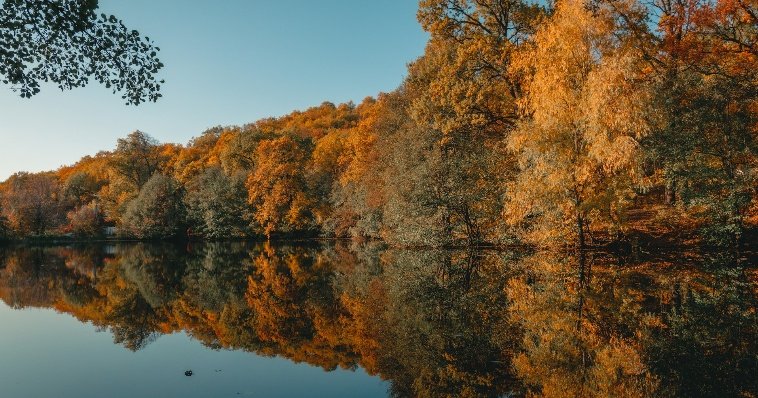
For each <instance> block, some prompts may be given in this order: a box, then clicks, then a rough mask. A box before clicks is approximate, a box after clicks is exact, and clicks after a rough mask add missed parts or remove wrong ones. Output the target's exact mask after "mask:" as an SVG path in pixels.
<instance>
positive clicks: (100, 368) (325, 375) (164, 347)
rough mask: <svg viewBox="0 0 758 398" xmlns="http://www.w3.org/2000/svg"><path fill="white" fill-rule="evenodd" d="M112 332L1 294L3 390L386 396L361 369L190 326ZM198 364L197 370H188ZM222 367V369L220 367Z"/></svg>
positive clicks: (83, 394) (7, 393) (35, 394)
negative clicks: (234, 347) (310, 361)
mask: <svg viewBox="0 0 758 398" xmlns="http://www.w3.org/2000/svg"><path fill="white" fill-rule="evenodd" d="M112 339H113V337H112V335H111V333H110V332H97V331H96V328H95V327H94V326H92V325H91V324H82V323H80V322H79V321H77V320H76V319H74V318H72V317H70V316H68V315H63V314H58V313H56V312H55V311H53V310H49V309H44V310H42V309H25V310H12V309H11V308H9V307H8V306H7V305H6V304H4V303H3V302H2V301H0V386H2V391H0V396H2V397H9V398H45V397H55V398H67V397H76V398H88V397H93V398H95V397H97V398H101V397H246V396H248V397H252V396H256V397H306V396H310V397H313V396H324V397H356V396H360V397H384V396H386V395H387V392H386V391H387V384H386V383H384V382H382V381H381V380H379V379H378V378H375V377H371V376H369V375H367V374H366V373H365V372H363V371H362V370H361V369H358V370H357V371H355V372H352V371H347V370H342V369H337V370H335V371H333V372H325V371H324V370H322V369H321V368H318V367H313V366H310V365H306V364H295V363H292V362H290V361H287V360H285V359H281V358H266V357H261V356H258V355H255V354H251V353H246V352H240V351H226V350H220V351H216V350H212V349H209V348H206V347H203V345H202V344H200V343H199V342H197V341H193V340H191V339H190V338H189V337H188V336H187V335H186V334H184V333H175V334H172V335H165V336H161V337H160V338H158V339H157V340H156V341H155V342H153V343H151V344H149V345H148V346H147V347H145V348H144V349H142V350H140V351H137V352H131V351H129V350H127V349H126V348H124V347H123V346H120V345H116V344H113V340H112ZM187 369H192V371H193V372H194V375H193V376H192V377H186V376H184V371H185V370H187ZM216 370H220V371H219V372H217V371H216Z"/></svg>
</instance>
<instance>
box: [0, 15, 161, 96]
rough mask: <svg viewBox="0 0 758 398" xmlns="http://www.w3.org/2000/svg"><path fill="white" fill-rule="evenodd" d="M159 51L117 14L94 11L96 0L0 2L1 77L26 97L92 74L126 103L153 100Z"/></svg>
mask: <svg viewBox="0 0 758 398" xmlns="http://www.w3.org/2000/svg"><path fill="white" fill-rule="evenodd" d="M158 51H160V49H159V48H158V47H157V46H155V44H154V43H153V41H152V40H150V38H149V37H146V36H142V35H140V33H139V32H137V31H136V30H131V29H129V28H127V26H126V25H124V23H123V21H121V20H120V19H119V18H118V17H116V16H114V15H106V14H103V13H100V14H98V1H97V0H5V1H3V2H2V6H1V7H0V77H1V78H2V82H3V83H4V84H8V85H10V86H11V88H12V89H13V90H14V91H17V92H18V93H19V94H20V95H21V96H22V97H25V98H29V97H31V96H33V95H35V94H37V93H39V92H40V90H41V85H42V84H43V83H48V82H49V83H53V84H56V85H57V86H58V87H59V88H60V89H61V90H69V89H72V88H75V87H82V86H84V85H86V84H87V83H89V81H90V79H94V80H96V81H97V82H99V83H101V84H103V85H104V86H105V87H106V88H109V89H112V90H113V93H114V94H115V93H117V92H120V93H121V98H123V99H124V101H125V102H126V103H127V104H134V105H138V104H140V103H142V102H145V101H156V100H157V99H158V98H160V97H161V94H160V88H161V84H162V83H163V80H160V79H158V77H157V74H158V72H159V71H160V69H161V68H163V63H162V62H161V61H160V60H159V59H158Z"/></svg>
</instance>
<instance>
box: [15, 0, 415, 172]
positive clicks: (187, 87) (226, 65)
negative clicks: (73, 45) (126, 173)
mask: <svg viewBox="0 0 758 398" xmlns="http://www.w3.org/2000/svg"><path fill="white" fill-rule="evenodd" d="M416 9H417V2H416V1H414V0H385V1H381V2H368V1H365V2H364V1H350V0H322V1H312V0H277V1H262V0H225V1H212V0H202V1H201V0H192V1H187V0H161V1H154V0H129V1H121V0H101V1H100V12H104V13H108V14H115V15H117V16H118V17H120V18H121V19H123V21H124V24H125V25H126V26H127V27H129V28H130V29H137V30H139V31H140V33H142V34H143V35H145V36H148V37H150V38H151V39H152V40H154V41H155V43H156V45H158V46H159V47H160V48H161V52H160V58H161V60H162V61H163V63H164V64H165V65H166V66H165V67H164V69H163V71H162V72H161V77H162V78H164V79H165V80H166V83H165V84H164V85H163V89H162V93H163V98H161V99H160V100H159V101H158V102H157V103H146V104H142V105H139V106H137V107H135V106H126V105H124V101H123V100H122V99H121V98H120V96H119V95H113V94H112V93H111V92H110V91H109V90H108V89H106V88H105V87H103V86H101V85H99V84H98V83H95V82H93V83H91V84H90V85H89V86H87V87H85V88H79V89H74V90H72V91H66V92H61V91H60V90H59V89H57V88H56V87H54V86H44V87H43V90H42V92H41V93H40V94H38V95H37V96H35V97H32V98H31V99H22V98H20V97H19V96H18V95H17V94H16V93H14V92H13V91H11V89H10V87H9V86H4V85H0V109H1V111H0V114H1V115H2V117H1V118H0V180H4V179H5V178H7V177H8V176H10V175H11V174H13V173H14V172H17V171H42V170H54V169H57V168H58V167H60V166H62V165H66V164H71V163H74V162H76V161H77V160H78V159H79V158H81V157H82V156H84V155H94V154H95V153H97V152H98V151H100V150H111V149H113V148H114V147H115V143H116V139H117V138H119V137H123V136H126V135H127V134H128V133H130V132H132V131H134V130H141V131H144V132H146V133H148V134H150V135H152V136H153V137H155V138H157V139H158V140H160V141H162V142H178V143H186V142H187V141H189V140H190V139H191V138H192V137H194V136H198V135H199V134H200V133H202V132H203V131H204V130H205V129H207V128H209V127H213V126H217V125H239V124H245V123H248V122H252V121H255V120H257V119H260V118H263V117H268V116H280V115H283V114H287V113H289V112H291V111H293V110H296V109H305V108H307V107H310V106H315V105H318V104H320V103H322V102H323V101H331V102H334V103H340V102H346V101H350V100H352V101H354V102H356V103H358V102H360V101H361V100H362V99H363V98H365V97H366V96H373V95H376V94H377V93H379V92H387V91H391V90H393V89H395V88H396V87H397V86H398V85H399V84H400V83H401V81H402V79H403V77H404V76H405V74H406V65H407V63H408V62H410V61H412V60H414V59H415V58H417V57H418V56H420V55H421V54H422V53H423V49H424V45H425V43H426V40H427V35H426V33H425V32H423V31H422V29H421V27H420V26H419V24H418V22H417V21H416Z"/></svg>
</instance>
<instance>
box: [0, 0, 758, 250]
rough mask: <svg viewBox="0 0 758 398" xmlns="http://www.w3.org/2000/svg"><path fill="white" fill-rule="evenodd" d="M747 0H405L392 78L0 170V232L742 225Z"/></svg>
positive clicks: (484, 238) (741, 231)
mask: <svg viewBox="0 0 758 398" xmlns="http://www.w3.org/2000/svg"><path fill="white" fill-rule="evenodd" d="M757 16H758V3H757V2H756V1H755V0H717V1H706V0H655V1H653V2H642V1H635V0H593V1H589V2H584V1H579V0H562V1H558V2H555V3H552V2H550V3H549V4H536V3H531V2H526V1H522V0H478V1H473V0H422V1H421V2H420V3H419V11H418V19H419V22H420V23H421V25H422V26H423V28H424V29H425V30H426V31H427V32H429V34H430V40H429V42H428V44H427V46H426V49H425V52H424V55H423V56H421V57H420V58H419V59H417V60H415V61H413V62H412V63H411V64H409V66H408V75H407V77H406V78H405V80H404V81H403V82H402V84H401V85H400V87H398V88H397V89H396V90H394V91H392V92H389V93H382V94H379V95H378V96H376V97H370V98H366V99H365V100H363V101H362V102H361V103H360V104H357V105H356V104H353V103H346V104H339V105H335V104H332V103H328V102H325V103H323V104H321V105H319V106H316V107H313V108H310V109H307V110H305V111H296V112H293V113H291V114H289V115H286V116H283V117H279V118H268V119H263V120H259V121H257V122H254V123H251V124H248V125H244V126H229V127H217V128H212V129H210V130H208V131H206V132H204V133H203V134H201V135H200V136H198V137H196V138H194V139H193V140H191V141H190V142H189V143H188V144H186V145H177V144H166V143H159V142H157V141H156V140H155V139H153V138H151V137H150V136H149V135H147V134H145V133H143V132H139V131H136V132H133V133H131V134H129V135H128V136H127V137H125V138H122V139H119V140H118V142H117V146H116V149H115V150H113V151H109V152H101V153H99V154H97V155H95V156H87V157H85V158H83V159H81V160H80V161H79V162H78V163H76V164H74V165H72V166H68V167H63V168H61V169H59V170H57V171H54V172H45V173H17V174H15V175H13V176H11V177H10V178H9V179H8V180H6V181H5V182H3V183H2V184H1V185H0V198H1V199H0V207H1V210H0V211H1V213H0V214H2V220H0V233H2V234H4V235H5V236H8V237H24V236H30V235H34V236H37V235H45V234H61V233H70V234H74V235H78V236H83V237H92V236H98V235H101V234H103V231H104V227H106V226H112V227H115V230H116V231H118V234H120V235H123V236H128V237H134V238H141V239H156V238H169V237H196V238H204V239H222V238H236V237H240V238H241V237H262V236H265V237H273V236H287V235H309V236H316V235H320V236H332V237H351V238H356V239H381V240H384V241H387V242H388V243H391V244H396V245H403V246H447V245H471V246H475V245H484V244H494V245H498V244H507V243H512V242H529V243H535V244H538V245H544V246H564V245H580V246H584V245H589V244H605V243H610V242H617V241H624V240H630V239H637V237H639V236H653V237H658V238H662V237H665V238H671V239H675V240H677V241H684V240H688V239H707V240H709V241H711V242H716V243H730V244H731V243H739V242H740V241H743V242H744V241H745V240H746V239H749V236H750V234H751V233H753V232H751V231H754V229H755V226H756V225H757V224H758V195H756V187H757V186H758V167H757V166H758V156H757V154H758V145H757V141H756V136H757V135H758V119H757V117H758V86H757V84H758V18H757Z"/></svg>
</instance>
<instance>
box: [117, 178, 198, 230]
mask: <svg viewBox="0 0 758 398" xmlns="http://www.w3.org/2000/svg"><path fill="white" fill-rule="evenodd" d="M184 220H185V209H184V204H183V202H182V187H181V186H180V185H179V183H178V182H177V181H176V180H174V179H173V178H171V177H167V176H164V175H162V174H155V175H153V177H151V178H150V179H149V180H148V181H147V183H146V184H145V186H144V187H142V190H140V193H139V195H137V197H136V198H135V199H134V200H132V201H131V202H129V204H128V205H127V207H126V213H125V214H124V217H123V220H122V228H123V229H124V232H125V233H126V234H128V235H132V236H135V237H137V238H140V239H162V238H170V237H176V236H178V235H179V234H181V233H182V232H183V231H182V228H183V227H184Z"/></svg>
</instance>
